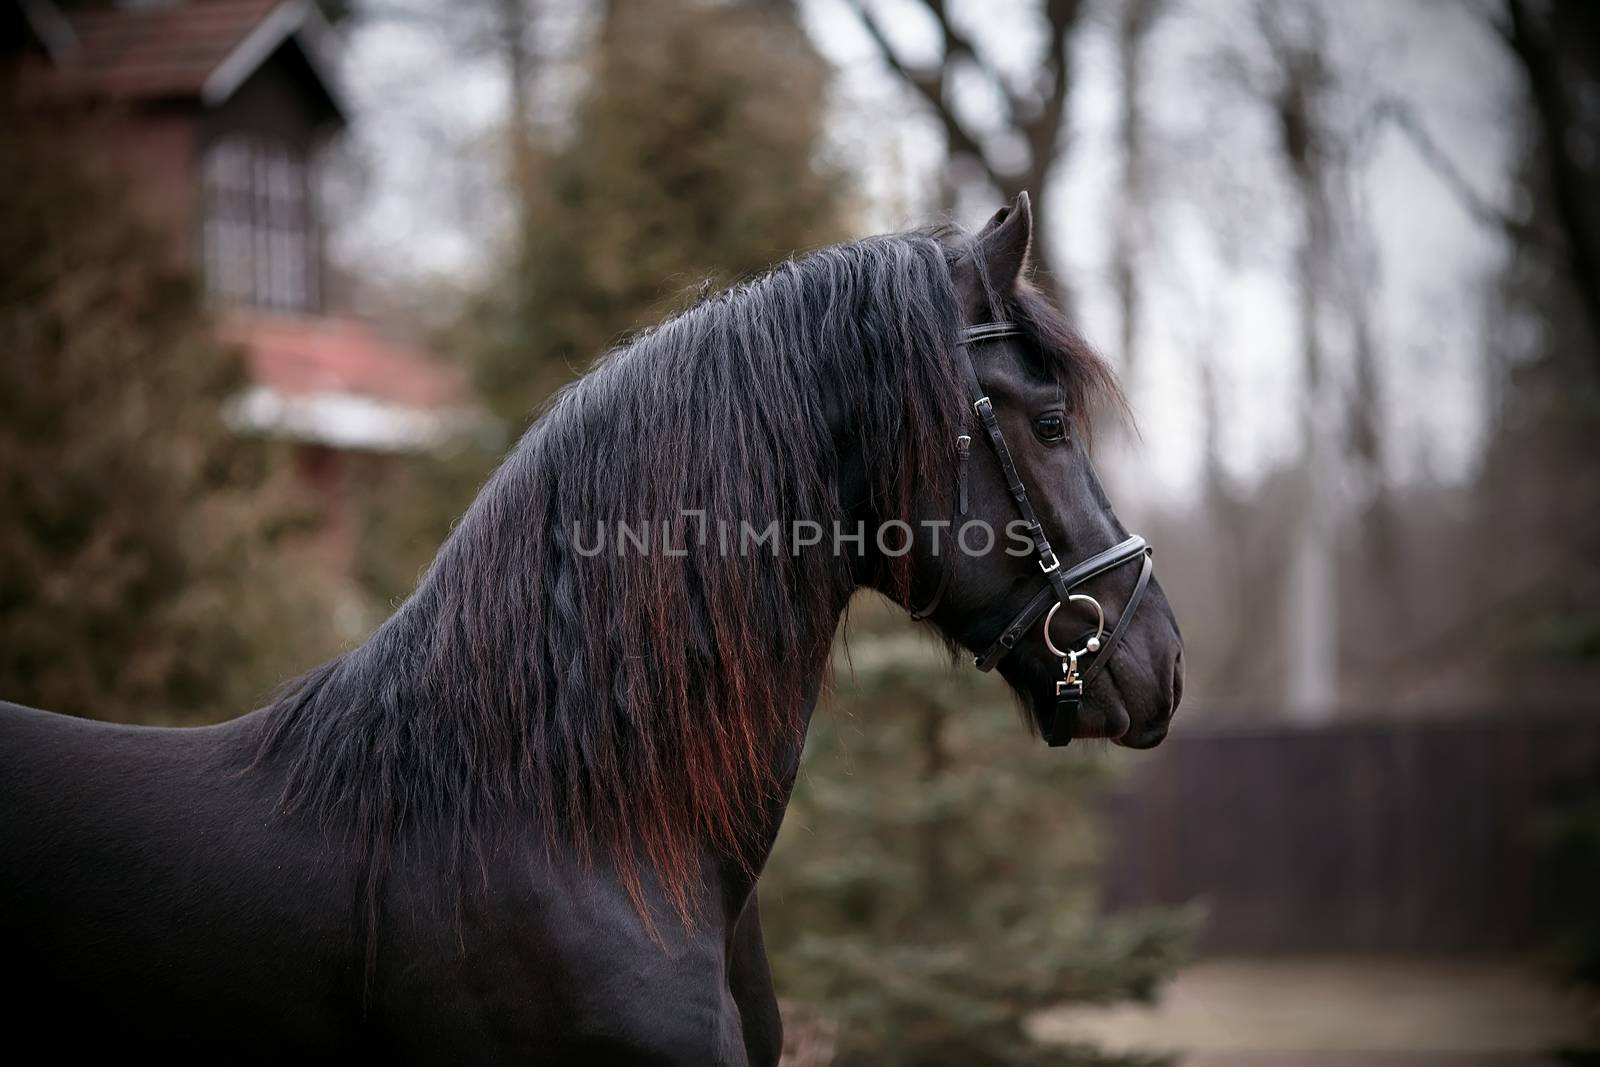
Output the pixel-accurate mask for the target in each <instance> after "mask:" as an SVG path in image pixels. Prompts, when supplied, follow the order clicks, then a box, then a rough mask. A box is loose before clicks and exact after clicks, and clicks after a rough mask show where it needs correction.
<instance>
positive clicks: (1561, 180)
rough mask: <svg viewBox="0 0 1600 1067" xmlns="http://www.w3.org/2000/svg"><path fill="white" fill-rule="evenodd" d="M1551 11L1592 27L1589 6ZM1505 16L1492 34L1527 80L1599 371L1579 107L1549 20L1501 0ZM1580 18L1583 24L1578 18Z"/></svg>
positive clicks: (1597, 304) (1599, 305)
mask: <svg viewBox="0 0 1600 1067" xmlns="http://www.w3.org/2000/svg"><path fill="white" fill-rule="evenodd" d="M1554 6H1555V8H1556V9H1558V11H1557V12H1556V13H1557V14H1562V15H1566V16H1567V17H1568V18H1569V19H1571V20H1572V21H1576V22H1579V23H1580V25H1587V26H1588V28H1589V29H1590V30H1591V31H1592V30H1593V29H1594V28H1595V27H1594V25H1593V23H1594V21H1595V20H1594V15H1593V8H1592V5H1590V6H1588V7H1587V8H1585V6H1584V5H1580V4H1573V3H1557V4H1556V5H1554ZM1505 13H1506V17H1505V20H1504V22H1502V23H1499V24H1497V26H1496V29H1497V30H1498V31H1499V33H1500V35H1501V37H1502V38H1503V39H1504V40H1505V42H1506V46H1507V47H1508V48H1510V50H1511V53H1512V55H1513V56H1515V57H1516V60H1517V62H1518V64H1519V65H1520V66H1521V68H1522V71H1523V74H1524V75H1525V76H1526V78H1527V82H1528V97H1529V101H1530V102H1531V104H1532V105H1533V113H1534V116H1535V117H1536V119H1537V120H1538V124H1539V133H1540V136H1541V139H1542V141H1543V150H1544V158H1545V163H1546V180H1547V181H1548V182H1549V188H1550V195H1551V198H1552V200H1553V201H1554V206H1555V209H1556V216H1557V217H1558V218H1559V219H1560V222H1561V228H1562V231H1563V234H1562V236H1563V243H1564V245H1565V252H1566V263H1567V275H1568V277H1569V279H1570V280H1571V283H1572V286H1573V290H1574V292H1575V293H1576V294H1577V296H1578V300H1579V303H1580V304H1581V305H1582V307H1583V311H1584V315H1585V317H1586V318H1587V319H1588V320H1589V329H1590V333H1591V340H1592V341H1593V343H1594V356H1595V360H1596V366H1597V367H1600V247H1597V243H1600V235H1597V234H1596V231H1595V220H1594V216H1593V212H1594V204H1593V202H1592V201H1591V200H1590V199H1589V198H1588V197H1587V196H1586V195H1585V193H1584V181H1583V177H1582V168H1581V167H1580V165H1579V163H1578V161H1577V158H1576V157H1575V155H1574V151H1575V147H1574V141H1575V139H1576V134H1577V133H1578V132H1579V129H1578V123H1579V119H1578V116H1577V110H1578V106H1579V105H1578V103H1577V102H1576V101H1574V100H1572V99H1571V98H1570V96H1569V93H1568V87H1567V84H1566V78H1565V72H1564V71H1563V67H1562V61H1561V54H1560V51H1559V50H1558V47H1557V43H1556V40H1555V38H1554V35H1553V26H1554V22H1555V18H1554V16H1553V15H1552V14H1551V13H1548V12H1546V13H1543V14H1540V13H1535V12H1534V11H1533V10H1532V9H1531V8H1530V6H1529V5H1528V3H1527V2H1526V0H1505ZM1585 15H1586V16H1587V19H1585V18H1583V17H1582V16H1585ZM1590 148H1591V150H1592V143H1591V145H1590Z"/></svg>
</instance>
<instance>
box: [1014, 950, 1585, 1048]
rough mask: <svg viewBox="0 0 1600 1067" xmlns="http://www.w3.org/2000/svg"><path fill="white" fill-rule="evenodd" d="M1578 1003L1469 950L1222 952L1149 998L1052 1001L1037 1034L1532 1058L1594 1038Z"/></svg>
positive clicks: (1529, 973) (1181, 1044) (1122, 1042)
mask: <svg viewBox="0 0 1600 1067" xmlns="http://www.w3.org/2000/svg"><path fill="white" fill-rule="evenodd" d="M1590 1010H1592V1006H1586V1005H1585V1003H1584V1001H1583V1000H1582V999H1581V998H1578V997H1575V996H1574V995H1572V994H1570V993H1567V992H1565V991H1562V990H1559V989H1556V988H1554V987H1552V986H1551V985H1549V984H1548V983H1547V982H1546V981H1544V980H1543V979H1541V978H1540V977H1539V976H1538V975H1537V974H1536V973H1535V972H1534V971H1533V970H1531V969H1530V968H1528V967H1527V966H1525V965H1523V964H1519V963H1516V962H1514V961H1506V960H1478V959H1374V958H1337V959H1310V960H1308V959H1281V960H1279V959H1228V960H1210V961H1206V962H1203V963H1199V964H1196V965H1195V966H1193V967H1191V968H1189V969H1188V970H1186V971H1184V972H1183V973H1182V974H1180V975H1179V976H1178V977H1177V979H1176V980H1174V981H1173V983H1172V984H1171V985H1170V986H1168V987H1167V989H1166V991H1165V993H1164V994H1163V996H1162V998H1161V1002H1160V1003H1159V1004H1157V1005H1155V1006H1153V1007H1134V1006H1126V1005H1118V1006H1114V1007H1107V1008H1080V1007H1071V1008H1059V1009H1055V1010H1052V1011H1048V1012H1044V1013H1041V1014H1040V1015H1039V1016H1037V1017H1036V1018H1035V1019H1034V1020H1033V1024H1032V1027H1031V1028H1032V1030H1033V1033H1034V1036H1035V1037H1036V1038H1038V1039H1039V1040H1041V1041H1060V1042H1068V1041H1073V1040H1087V1041H1090V1042H1093V1043H1095V1044H1097V1045H1099V1046H1101V1047H1102V1048H1105V1049H1107V1050H1108V1051H1157V1050H1163V1051H1177V1052H1184V1053H1187V1055H1185V1057H1184V1059H1183V1060H1182V1063H1183V1067H1222V1065H1224V1064H1229V1065H1239V1067H1356V1065H1360V1067H1444V1065H1445V1064H1450V1065H1452V1067H1454V1065H1462V1067H1533V1065H1535V1064H1545V1063H1552V1062H1554V1061H1553V1060H1549V1059H1546V1058H1544V1056H1543V1054H1544V1053H1547V1052H1548V1051H1549V1050H1552V1049H1556V1048H1572V1047H1592V1045H1593V1042H1592V1034H1593V1031H1592V1030H1589V1029H1587V1028H1586V1025H1585V1024H1586V1012H1588V1011H1590Z"/></svg>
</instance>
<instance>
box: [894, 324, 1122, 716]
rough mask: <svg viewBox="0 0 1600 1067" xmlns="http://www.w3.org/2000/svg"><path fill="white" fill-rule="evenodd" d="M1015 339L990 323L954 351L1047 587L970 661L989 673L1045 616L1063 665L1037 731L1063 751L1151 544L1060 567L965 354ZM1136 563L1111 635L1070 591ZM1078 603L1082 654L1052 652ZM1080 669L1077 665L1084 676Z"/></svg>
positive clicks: (929, 606)
mask: <svg viewBox="0 0 1600 1067" xmlns="http://www.w3.org/2000/svg"><path fill="white" fill-rule="evenodd" d="M1020 336H1022V330H1021V329H1020V328H1019V327H1018V326H1017V325H1016V324H1015V323H1012V322H990V323H985V324H984V325H982V326H970V327H968V328H966V329H965V330H963V331H961V339H960V345H959V348H958V351H959V353H960V355H959V358H958V359H957V360H956V365H957V368H958V370H959V371H960V373H961V375H962V377H963V378H964V379H965V381H966V386H967V394H968V396H970V397H971V399H972V411H973V414H975V415H976V416H977V417H978V423H979V425H980V426H981V427H982V428H983V431H984V432H985V433H986V434H987V435H988V437H989V447H990V448H991V449H992V450H993V451H994V455H995V459H997V460H998V461H999V463H1000V471H1001V473H1002V474H1003V475H1004V476H1005V480H1006V488H1007V489H1009V490H1010V491H1011V499H1012V500H1013V501H1015V502H1016V505H1017V512H1018V514H1019V515H1021V517H1022V521H1023V522H1024V523H1025V524H1026V525H1027V528H1028V536H1029V537H1030V538H1031V539H1032V540H1033V550H1034V554H1035V555H1036V556H1037V557H1038V560H1039V568H1040V570H1042V571H1043V572H1044V576H1045V578H1046V579H1047V580H1048V582H1049V585H1047V586H1046V587H1045V588H1043V589H1041V590H1039V592H1038V593H1037V594H1036V595H1035V596H1034V597H1033V599H1031V600H1029V601H1028V603H1027V604H1026V605H1025V606H1024V607H1023V608H1022V610H1021V611H1019V612H1017V614H1016V615H1015V616H1014V617H1013V618H1012V620H1011V622H1009V623H1008V624H1007V625H1006V627H1005V629H1003V630H1001V631H1000V634H999V636H998V637H996V638H995V639H994V641H993V642H992V643H991V644H990V645H989V647H988V648H986V649H985V650H984V651H983V652H982V653H980V654H979V655H978V656H977V657H976V658H975V659H974V661H973V662H974V664H975V665H976V666H977V668H978V669H979V670H980V671H989V670H993V669H994V666H995V664H997V663H999V662H1000V661H1001V660H1002V659H1004V658H1005V655H1006V653H1008V652H1010V651H1011V650H1012V649H1013V648H1015V647H1016V646H1017V642H1018V641H1019V640H1021V639H1022V637H1023V635H1024V634H1026V633H1027V632H1028V631H1029V630H1031V629H1032V628H1033V625H1034V624H1035V623H1037V622H1038V621H1039V618H1040V616H1044V620H1045V622H1044V643H1045V647H1046V648H1048V649H1049V650H1050V652H1051V653H1052V654H1053V655H1055V656H1058V657H1060V659H1061V680H1060V681H1058V682H1056V706H1055V712H1054V714H1053V716H1052V717H1051V721H1050V722H1048V723H1042V724H1041V728H1042V732H1043V733H1044V738H1045V740H1046V741H1048V742H1049V743H1050V744H1051V745H1052V746H1060V745H1065V744H1067V743H1068V742H1069V741H1071V740H1072V735H1073V733H1074V732H1075V730H1076V727H1077V716H1078V709H1079V708H1080V707H1081V706H1082V704H1083V692H1084V689H1085V688H1086V687H1087V686H1088V685H1089V683H1090V682H1092V681H1094V679H1095V678H1096V677H1097V676H1098V675H1099V674H1100V672H1101V671H1102V670H1104V669H1105V665H1106V664H1107V663H1108V662H1110V659H1111V654H1112V652H1114V651H1115V650H1116V648H1117V645H1118V644H1120V643H1121V642H1122V639H1123V637H1125V636H1126V635H1127V632H1128V625H1129V624H1130V623H1131V622H1132V621H1133V615H1134V612H1135V611H1137V610H1138V608H1139V601H1140V600H1141V599H1142V598H1143V597H1144V592H1145V589H1146V588H1147V587H1148V586H1149V585H1150V572H1151V570H1152V569H1153V566H1152V562H1151V548H1150V546H1149V545H1148V544H1147V543H1146V542H1145V539H1144V538H1142V537H1139V536H1138V535H1135V536H1133V537H1130V538H1128V539H1127V540H1126V541H1123V542H1122V543H1120V544H1116V545H1112V546H1111V547H1110V548H1108V549H1105V550H1104V551H1102V552H1098V553H1096V554H1095V555H1093V556H1090V557H1089V558H1088V559H1086V560H1084V561H1083V562H1081V563H1078V564H1076V565H1075V566H1073V567H1071V568H1068V569H1065V570H1063V569H1062V566H1061V560H1060V559H1059V558H1057V556H1056V553H1055V550H1054V549H1053V548H1051V547H1050V539H1049V537H1047V536H1046V535H1045V532H1044V527H1043V526H1042V525H1041V524H1040V522H1039V516H1038V515H1037V514H1036V513H1035V512H1034V510H1033V504H1032V502H1030V501H1029V500H1028V490H1027V488H1026V486H1024V485H1023V484H1022V477H1021V476H1020V475H1019V474H1018V473H1017V466H1016V463H1015V462H1014V461H1013V460H1012V458H1011V449H1010V448H1008V447H1007V446H1006V438H1005V434H1004V433H1003V432H1002V431H1001V429H1000V420H999V419H998V418H996V417H995V413H994V404H993V403H992V402H991V401H990V400H989V397H988V395H987V394H985V393H984V391H983V385H982V384H981V383H980V382H979V381H978V371H977V368H976V367H974V366H973V363H972V355H971V353H970V352H969V351H968V350H969V348H970V347H971V346H973V345H977V344H982V343H984V342H986V341H997V340H1000V339H1002V338H1006V337H1020ZM971 450H972V438H971V437H970V436H969V435H967V434H962V435H961V436H960V437H958V438H956V455H957V463H958V467H957V475H956V517H955V518H954V519H952V521H951V523H950V529H951V530H952V531H956V530H958V529H959V522H960V519H961V517H962V516H964V515H966V513H967V458H968V456H969V454H970V453H971ZM1135 559H1141V560H1143V565H1142V566H1141V568H1140V571H1139V579H1138V581H1137V582H1136V583H1135V584H1134V587H1133V594H1132V595H1131V596H1129V597H1128V602H1127V604H1126V605H1124V606H1123V609H1122V614H1121V615H1120V616H1118V617H1117V621H1116V624H1115V625H1114V626H1113V627H1112V628H1111V633H1110V635H1109V636H1108V635H1107V634H1106V615H1105V609H1103V608H1102V607H1101V606H1100V602H1099V601H1098V600H1096V599H1095V598H1094V597H1092V596H1089V595H1088V594H1087V593H1074V592H1073V590H1074V589H1075V588H1077V587H1078V586H1080V585H1083V584H1084V583H1085V582H1088V581H1090V580H1091V579H1094V578H1097V577H1099V576H1100V575H1102V574H1105V573H1106V572H1107V571H1111V570H1115V569H1116V568H1117V567H1120V566H1122V565H1123V564H1124V563H1131V562H1132V561H1133V560H1135ZM950 570H951V568H950V567H949V566H948V565H947V566H944V567H942V568H941V570H940V574H939V584H938V586H937V587H936V588H935V589H934V591H933V595H932V596H931V597H930V598H929V600H928V601H927V602H926V603H925V604H923V605H922V606H921V607H919V608H916V609H914V610H913V611H912V612H911V617H912V618H913V619H925V618H927V617H928V616H929V615H931V614H933V612H934V610H935V609H936V608H938V606H939V604H940V602H941V601H942V600H943V599H944V593H945V589H946V588H947V587H948V586H949V584H950ZM1075 603H1077V604H1089V605H1092V606H1093V608H1094V612H1095V618H1096V624H1095V628H1094V629H1093V630H1092V631H1091V632H1090V633H1088V634H1087V635H1086V636H1085V637H1084V638H1083V647H1082V648H1067V649H1065V650H1063V649H1061V648H1059V647H1057V645H1056V643H1055V640H1054V639H1053V638H1052V637H1051V636H1050V624H1051V623H1053V622H1054V621H1055V617H1056V613H1057V612H1058V611H1060V610H1061V608H1062V606H1063V605H1068V604H1075ZM1090 656H1092V657H1093V661H1092V662H1091V663H1090V664H1089V665H1088V666H1087V667H1082V663H1083V660H1084V659H1085V658H1087V657H1090ZM1080 667H1082V670H1081V673H1080Z"/></svg>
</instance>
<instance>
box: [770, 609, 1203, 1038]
mask: <svg viewBox="0 0 1600 1067" xmlns="http://www.w3.org/2000/svg"><path fill="white" fill-rule="evenodd" d="M862 615H865V616H867V617H866V618H865V619H862V618H861V616H862ZM857 619H858V621H864V622H866V624H867V628H868V629H869V631H873V632H868V633H867V634H865V635H864V636H859V637H857V638H856V639H855V640H853V641H852V642H851V648H850V654H849V656H848V659H843V658H841V662H840V664H839V670H838V673H839V678H840V681H839V685H838V690H837V693H836V694H835V698H834V700H833V701H832V702H831V704H830V705H827V706H824V707H823V708H822V709H820V710H819V711H818V713H817V716H816V718H815V720H814V721H813V723H812V728H811V734H810V739H809V742H808V747H807V756H806V762H805V764H804V767H803V770H802V774H801V779H800V785H799V788H798V789H797V790H796V793H795V798H794V801H793V803H792V804H791V806H790V809H789V813H788V816H787V818H786V819H785V822H784V834H783V836H782V837H780V839H779V843H778V846H777V849H776V850H775V853H774V856H773V858H772V861H771V862H770V864H769V865H768V868H767V872H766V875H765V877H764V879H763V881H762V890H761V899H762V911H763V915H764V917H765V918H766V925H767V943H768V945H769V947H771V949H772V951H773V955H774V970H775V974H776V976H777V982H778V988H779V989H780V990H781V991H783V993H784V994H785V995H786V996H789V997H794V998H798V999H799V1000H800V1001H802V1002H803V1005H804V1007H805V1009H807V1011H808V1012H814V1013H815V1014H816V1015H817V1016H819V1017H820V1018H821V1019H823V1020H825V1021H826V1022H827V1023H828V1024H831V1026H832V1027H834V1028H835V1029H836V1034H835V1036H834V1045H835V1047H834V1049H833V1057H832V1059H831V1060H829V1061H827V1062H832V1063H834V1064H838V1065H840V1067H850V1065H854V1064H875V1065H878V1064H882V1065H907V1067H911V1065H916V1067H943V1065H946V1064H948V1065H951V1067H955V1065H962V1067H981V1065H996V1067H998V1065H1008V1067H1009V1065H1020V1064H1084V1063H1102V1062H1115V1061H1110V1060H1108V1059H1107V1058H1106V1057H1103V1056H1101V1055H1099V1054H1098V1053H1096V1052H1095V1050H1093V1049H1086V1048H1062V1047H1059V1046H1055V1047H1052V1046H1046V1045H1041V1044H1037V1043H1035V1042H1034V1041H1032V1040H1031V1039H1030V1038H1029V1036H1028V1034H1027V1032H1026V1029H1025V1022H1026V1020H1027V1019H1028V1017H1029V1016H1031V1015H1032V1014H1033V1013H1035V1012H1037V1011H1041V1010H1043V1009H1045V1008H1049V1007H1053V1006H1056V1005H1059V1004H1062V1003H1063V1002H1067V1001H1101V1000H1116V999H1123V998H1129V997H1132V998H1138V999H1149V998H1150V997H1152V996H1154V994H1155V992H1156V988H1157V986H1158V984H1159V983H1160V981H1161V980H1162V979H1164V978H1165V977H1167V976H1168V975H1169V974H1170V973H1171V972H1172V971H1173V970H1174V969H1175V968H1176V966H1177V965H1178V963H1179V962H1181V959H1182V958H1183V955H1184V951H1185V948H1186V945H1187V943H1188V940H1189V937H1190V934H1191V932H1192V929H1193V926H1194V923H1193V918H1194V917H1193V916H1191V915H1190V914H1188V913H1186V912H1171V911H1165V912H1150V913H1146V914H1140V915H1134V916H1126V917H1118V918H1114V919H1113V918H1108V917H1106V916H1103V915H1100V914H1099V913H1098V907H1097V902H1096V900H1095V889H1094V885H1095V877H1094V872H1095V868H1096V865H1097V863H1098V844H1097V841H1096V839H1095V834H1094V809H1095V800H1096V797H1097V796H1098V795H1099V794H1100V793H1101V791H1102V790H1103V788H1104V786H1105V777H1106V764H1105V761H1104V759H1103V758H1102V757H1103V754H1102V753H1099V752H1085V751H1084V750H1083V749H1082V748H1081V747H1080V748H1076V749H1073V750H1069V752H1067V753H1065V754H1063V753H1058V752H1048V753H1045V752H1041V751H1039V749H1038V748H1037V747H1036V746H1037V744H1038V743H1037V742H1036V741H1034V740H1032V739H1031V738H1030V737H1029V736H1028V735H1027V732H1026V731H1025V729H1024V728H1023V727H1022V726H1021V725H1019V724H1018V722H1017V711H1016V706H1015V702H1014V700H1013V699H1012V697H1011V695H1010V693H1009V692H1008V691H1007V690H1006V688H1005V687H1004V686H1003V685H1002V684H1000V683H999V682H997V681H996V680H995V679H993V678H991V677H988V676H984V675H979V674H977V673H976V672H974V671H971V670H958V671H952V670H951V668H950V664H949V661H948V658H947V657H946V656H944V654H943V652H942V650H940V649H937V648H936V647H935V646H934V645H933V643H932V642H930V641H928V640H927V639H926V638H925V637H923V636H921V635H919V634H917V633H916V632H914V631H913V630H912V629H911V628H910V627H909V626H907V625H905V624H903V623H899V622H894V623H890V622H889V620H887V619H883V620H881V621H879V622H878V623H877V624H876V625H874V623H873V619H872V612H871V611H870V610H869V611H867V612H862V613H860V614H858V616H857ZM804 1014H805V1013H802V1017H803V1016H804ZM802 1025H803V1024H802Z"/></svg>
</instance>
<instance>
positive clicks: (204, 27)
mask: <svg viewBox="0 0 1600 1067" xmlns="http://www.w3.org/2000/svg"><path fill="white" fill-rule="evenodd" d="M62 15H63V16H64V18H65V22H66V24H67V25H68V26H69V27H70V28H71V30H72V33H71V35H70V36H71V40H70V42H69V43H67V44H65V45H64V46H63V47H61V48H60V50H59V51H55V50H53V58H54V64H55V65H54V69H52V70H50V71H49V73H48V75H47V76H46V78H45V84H46V85H47V86H48V87H49V88H51V89H53V90H55V91H59V92H66V93H70V94H73V95H88V96H98V97H106V98H110V99H116V100H158V99H170V98H182V97H197V96H201V95H202V93H203V91H205V90H207V88H208V86H207V82H208V81H209V80H210V79H211V78H212V77H213V76H214V75H216V74H217V73H218V71H219V70H221V69H222V68H223V67H224V65H225V64H228V63H229V62H230V61H231V62H232V64H233V67H235V68H237V69H230V70H229V71H228V73H229V74H230V75H232V77H231V78H230V77H225V78H224V79H223V80H224V81H226V82H228V83H229V84H228V85H226V86H225V87H223V91H222V96H224V97H226V96H227V95H228V94H230V93H231V92H232V89H233V88H234V87H236V86H237V84H238V83H239V82H240V81H242V80H243V76H244V75H247V74H248V73H250V71H252V70H254V69H255V67H257V66H259V65H260V63H261V62H263V61H264V60H265V59H266V58H267V57H268V56H270V55H271V54H273V53H274V52H276V51H277V48H278V47H279V46H281V45H282V44H283V43H284V42H285V41H286V40H287V39H288V37H289V36H291V35H293V34H295V33H296V32H298V31H300V30H301V28H302V27H303V26H304V25H305V23H306V20H307V19H308V18H311V17H313V16H314V10H313V9H312V8H310V7H309V6H308V5H307V3H306V0H190V2H189V3H180V4H171V5H164V6H150V7H94V8H88V9H82V10H73V9H68V10H66V11H63V12H62ZM252 35H259V36H255V37H254V38H253V39H252ZM319 39H320V38H319ZM247 42H248V43H247ZM302 44H303V45H304V41H302ZM302 51H304V52H306V54H307V58H308V60H310V61H311V63H312V66H313V68H314V69H318V70H319V73H318V75H317V78H318V81H319V82H321V83H323V89H324V90H325V91H327V92H328V93H330V94H331V93H332V92H333V87H332V86H331V85H329V84H327V80H326V76H325V73H324V72H321V71H320V58H319V56H318V55H316V54H313V53H316V52H317V51H318V49H317V48H312V47H309V46H305V47H303V48H302ZM213 88H215V87H213ZM330 100H331V96H330ZM207 102H208V103H216V101H207ZM334 107H335V110H337V104H336V103H335V104H334Z"/></svg>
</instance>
